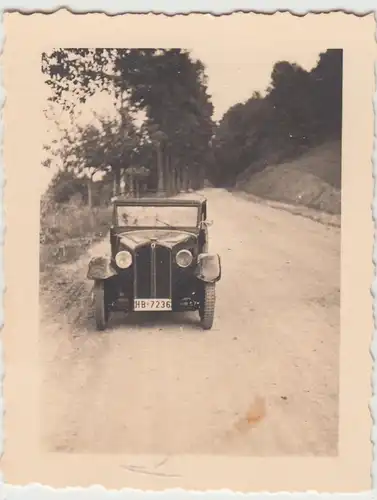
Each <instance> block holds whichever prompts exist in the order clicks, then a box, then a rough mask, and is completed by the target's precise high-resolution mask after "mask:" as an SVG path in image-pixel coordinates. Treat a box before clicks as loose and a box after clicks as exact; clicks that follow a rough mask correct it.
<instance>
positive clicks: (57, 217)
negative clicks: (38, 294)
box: [39, 202, 111, 271]
mask: <svg viewBox="0 0 377 500" xmlns="http://www.w3.org/2000/svg"><path fill="white" fill-rule="evenodd" d="M110 223H111V207H95V208H93V209H89V208H88V207H87V206H85V205H82V204H80V203H75V202H72V203H67V204H64V205H62V204H59V205H58V204H56V203H52V202H44V203H43V202H42V203H41V226H40V260H39V263H40V271H45V270H47V269H48V268H51V267H54V266H56V265H59V264H68V263H70V262H73V261H75V260H77V259H78V258H79V257H80V256H81V255H82V254H84V253H85V252H86V251H87V249H88V248H89V247H90V246H91V245H92V244H93V243H94V242H95V241H98V240H100V239H101V238H102V237H103V236H105V234H106V233H107V231H108V229H109V226H110Z"/></svg>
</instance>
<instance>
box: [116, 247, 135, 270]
mask: <svg viewBox="0 0 377 500" xmlns="http://www.w3.org/2000/svg"><path fill="white" fill-rule="evenodd" d="M115 263H116V265H117V266H118V267H120V268H121V269H127V267H130V265H131V264H132V255H131V254H130V252H128V251H127V250H122V251H121V252H118V253H117V254H116V256H115Z"/></svg>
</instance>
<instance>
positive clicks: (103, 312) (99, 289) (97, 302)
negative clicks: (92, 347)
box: [93, 280, 109, 331]
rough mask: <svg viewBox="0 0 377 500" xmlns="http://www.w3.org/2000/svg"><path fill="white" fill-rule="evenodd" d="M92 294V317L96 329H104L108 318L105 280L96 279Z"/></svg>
mask: <svg viewBox="0 0 377 500" xmlns="http://www.w3.org/2000/svg"><path fill="white" fill-rule="evenodd" d="M93 295H94V317H95V321H96V327H97V330H100V331H102V330H105V328H106V326H107V322H108V320H109V309H108V307H107V304H106V299H105V282H104V281H103V280H97V281H95V283H94V288H93Z"/></svg>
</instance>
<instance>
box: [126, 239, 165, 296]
mask: <svg viewBox="0 0 377 500" xmlns="http://www.w3.org/2000/svg"><path fill="white" fill-rule="evenodd" d="M134 280H135V281H134V284H135V290H134V294H135V298H139V299H148V298H159V299H166V298H171V251H170V249H169V248H166V247H162V246H158V245H155V246H154V245H153V244H152V245H148V246H144V247H141V248H138V249H137V250H136V252H135V277H134Z"/></svg>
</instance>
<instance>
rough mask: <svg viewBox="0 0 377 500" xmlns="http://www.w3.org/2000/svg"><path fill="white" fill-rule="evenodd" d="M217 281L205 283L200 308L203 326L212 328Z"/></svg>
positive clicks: (206, 328) (205, 328)
mask: <svg viewBox="0 0 377 500" xmlns="http://www.w3.org/2000/svg"><path fill="white" fill-rule="evenodd" d="M215 302H216V283H203V295H202V298H201V304H200V308H199V316H200V321H201V325H202V328H203V329H204V330H210V329H211V328H212V325H213V319H214V316H215Z"/></svg>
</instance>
